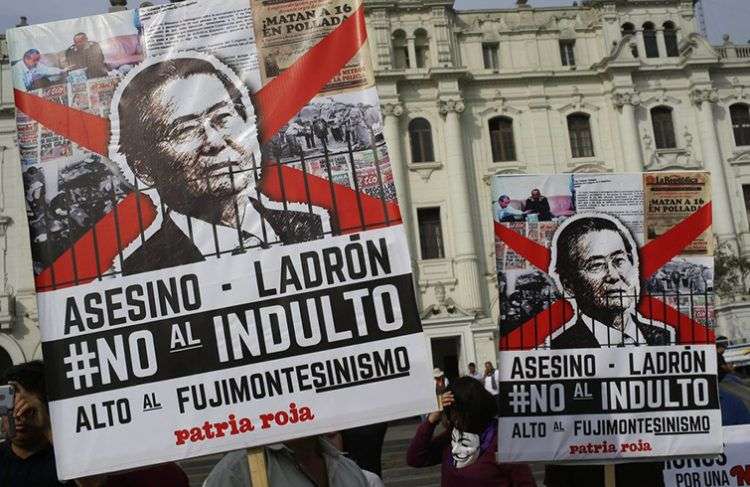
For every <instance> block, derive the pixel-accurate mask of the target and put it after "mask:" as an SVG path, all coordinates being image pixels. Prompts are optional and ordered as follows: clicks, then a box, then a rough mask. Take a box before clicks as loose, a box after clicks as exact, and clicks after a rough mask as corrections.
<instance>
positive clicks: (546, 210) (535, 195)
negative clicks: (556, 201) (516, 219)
mask: <svg viewBox="0 0 750 487" xmlns="http://www.w3.org/2000/svg"><path fill="white" fill-rule="evenodd" d="M524 211H525V213H526V214H527V215H537V219H538V220H539V221H540V222H548V221H550V220H552V212H551V211H550V207H549V201H548V200H547V198H546V197H544V196H542V192H541V191H539V190H538V189H536V188H535V189H532V190H531V196H530V197H529V198H526V204H525V205H524Z"/></svg>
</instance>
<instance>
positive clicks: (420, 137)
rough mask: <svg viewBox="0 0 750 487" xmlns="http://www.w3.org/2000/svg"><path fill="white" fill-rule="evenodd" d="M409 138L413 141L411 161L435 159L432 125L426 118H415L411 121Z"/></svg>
mask: <svg viewBox="0 0 750 487" xmlns="http://www.w3.org/2000/svg"><path fill="white" fill-rule="evenodd" d="M409 140H410V142H411V162H431V161H434V160H435V152H434V151H433V150H432V127H430V122H428V121H427V120H425V119H424V118H415V119H414V120H412V121H411V122H409Z"/></svg>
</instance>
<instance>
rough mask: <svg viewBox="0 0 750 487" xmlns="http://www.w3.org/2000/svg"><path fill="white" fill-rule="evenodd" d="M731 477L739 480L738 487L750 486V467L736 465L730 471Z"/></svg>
mask: <svg viewBox="0 0 750 487" xmlns="http://www.w3.org/2000/svg"><path fill="white" fill-rule="evenodd" d="M729 475H731V476H732V477H735V478H736V479H737V485H738V486H743V485H750V465H745V466H744V467H743V466H742V465H735V466H734V467H732V469H731V470H729Z"/></svg>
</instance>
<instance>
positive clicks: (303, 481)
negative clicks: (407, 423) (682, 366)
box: [0, 337, 750, 487]
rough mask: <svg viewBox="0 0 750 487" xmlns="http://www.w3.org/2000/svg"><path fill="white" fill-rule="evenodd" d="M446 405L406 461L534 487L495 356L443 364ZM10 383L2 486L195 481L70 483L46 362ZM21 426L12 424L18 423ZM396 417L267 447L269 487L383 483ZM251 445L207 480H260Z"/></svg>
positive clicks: (622, 477)
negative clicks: (501, 405) (503, 443)
mask: <svg viewBox="0 0 750 487" xmlns="http://www.w3.org/2000/svg"><path fill="white" fill-rule="evenodd" d="M726 347H727V339H726V338H725V337H718V338H717V361H718V375H719V381H720V388H719V399H720V403H721V408H722V422H723V424H724V425H725V426H729V425H738V424H750V409H748V406H747V404H746V403H745V402H744V401H743V400H742V398H740V397H739V396H738V395H737V394H736V393H734V392H732V389H731V388H730V387H724V386H729V385H730V384H731V385H733V386H736V385H739V386H740V387H744V388H747V386H746V385H745V384H746V383H745V380H746V379H743V378H741V377H740V375H738V372H737V370H735V368H734V367H733V366H732V365H731V364H728V363H727V362H726V360H724V357H723V354H724V352H725V350H726ZM433 375H434V378H435V392H436V393H437V394H438V395H439V396H438V399H439V404H440V406H441V407H440V410H438V411H434V412H432V413H429V414H427V415H425V416H424V417H423V419H422V421H421V422H420V424H419V426H418V427H417V429H416V432H415V435H414V437H413V438H412V440H411V442H410V444H409V447H408V451H407V453H406V461H407V463H408V465H410V466H412V467H416V468H421V467H428V466H433V465H440V472H441V486H443V487H454V486H460V487H474V486H476V487H484V486H486V487H490V486H492V487H534V486H536V485H537V484H536V481H535V479H534V476H533V474H532V471H531V467H530V466H529V465H528V464H518V463H516V464H503V463H498V462H497V461H496V454H497V447H498V444H497V434H498V420H497V407H498V393H499V382H500V374H499V371H498V370H497V368H495V367H494V366H493V364H492V363H491V362H486V363H485V364H484V371H483V372H482V371H479V370H478V369H477V366H476V364H475V363H473V362H472V363H469V364H468V366H467V372H466V374H465V375H464V376H462V377H458V378H454V379H453V380H449V379H448V378H447V377H445V374H444V373H443V371H442V370H440V369H439V368H436V369H435V370H434V374H433ZM1 382H2V384H10V385H11V386H12V387H13V389H14V391H15V395H14V405H13V408H12V410H10V411H9V412H8V414H7V415H4V416H0V420H1V422H0V432H2V433H3V436H4V437H6V439H5V441H2V442H0V485H2V486H3V487H29V486H35V487H47V486H50V487H51V486H60V485H67V486H71V487H130V486H139V487H188V485H189V481H188V477H187V475H186V474H185V472H184V471H183V470H182V469H181V468H180V466H178V465H177V464H175V463H165V464H160V465H155V466H150V467H145V468H140V469H136V470H130V471H126V472H119V473H111V474H104V475H97V476H93V477H87V478H80V479H75V480H72V481H69V482H67V483H66V482H62V481H60V480H58V477H57V473H56V470H55V453H54V439H53V436H52V430H51V426H50V418H49V410H48V405H47V396H46V389H45V372H44V364H43V363H42V362H41V361H32V362H28V363H23V364H19V365H15V366H12V367H10V368H9V369H8V370H6V371H5V372H4V374H3V376H2V381H1ZM11 418H12V422H13V423H14V425H13V427H10V426H9V425H10V422H11ZM387 427H388V426H387V424H375V425H369V426H364V427H361V428H355V429H351V430H346V431H340V432H333V433H329V434H327V435H319V436H313V437H308V438H301V439H297V440H291V441H287V442H284V443H283V444H276V445H268V446H266V447H264V448H263V452H264V456H265V461H266V476H267V479H268V485H270V487H298V486H299V487H306V486H316V487H317V486H330V487H383V485H384V484H383V481H382V465H381V452H382V446H383V441H384V438H385V434H386V429H387ZM662 469H663V463H661V462H646V463H623V464H619V465H617V466H616V468H615V472H616V478H617V485H644V486H653V487H659V486H663V479H662ZM603 476H604V468H603V466H601V465H572V466H571V465H547V466H546V469H545V479H544V485H546V486H547V487H600V486H601V485H603ZM251 479H252V476H251V472H250V467H249V465H248V459H247V455H246V452H245V450H239V451H235V452H230V453H228V454H226V455H225V456H224V457H223V458H222V459H221V461H219V463H218V464H216V466H215V467H214V468H213V469H212V471H211V473H210V474H209V476H208V478H207V479H206V480H205V482H204V483H203V485H204V487H251V486H252V480H251Z"/></svg>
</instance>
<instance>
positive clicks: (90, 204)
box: [23, 155, 130, 274]
mask: <svg viewBox="0 0 750 487" xmlns="http://www.w3.org/2000/svg"><path fill="white" fill-rule="evenodd" d="M23 179H24V187H25V188H26V203H27V204H26V215H27V217H28V219H29V229H30V232H31V242H32V244H31V246H32V257H33V264H34V272H35V274H38V273H40V272H41V271H42V270H44V269H45V268H47V267H48V266H49V265H50V264H51V263H52V262H54V260H55V259H57V258H58V257H59V256H60V255H61V254H62V253H63V252H65V251H66V250H67V249H68V248H69V247H70V245H71V242H75V241H77V240H78V239H79V238H80V237H81V236H82V235H83V234H84V233H85V232H86V231H88V230H89V229H90V228H91V227H92V225H93V224H94V223H96V222H97V221H99V220H100V219H101V218H102V217H103V216H104V215H106V214H108V213H109V212H110V211H112V209H113V208H114V206H115V205H116V203H117V202H118V201H119V200H120V199H121V198H123V197H124V196H125V194H126V193H127V192H129V191H130V188H129V187H127V186H126V185H125V184H124V182H122V181H121V180H120V179H118V178H117V177H115V176H114V175H113V173H112V172H111V171H110V170H109V169H108V168H107V166H106V165H105V164H104V163H102V161H101V158H100V157H99V156H97V155H90V156H88V157H85V158H83V159H81V160H79V161H76V162H73V163H71V164H68V165H67V166H66V167H64V168H63V169H61V170H60V172H59V174H58V177H57V192H56V193H54V194H51V193H50V191H49V190H48V189H47V181H46V180H45V175H44V173H43V171H42V170H41V169H39V168H38V167H36V166H31V167H29V168H28V169H27V170H26V171H24V173H23Z"/></svg>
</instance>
